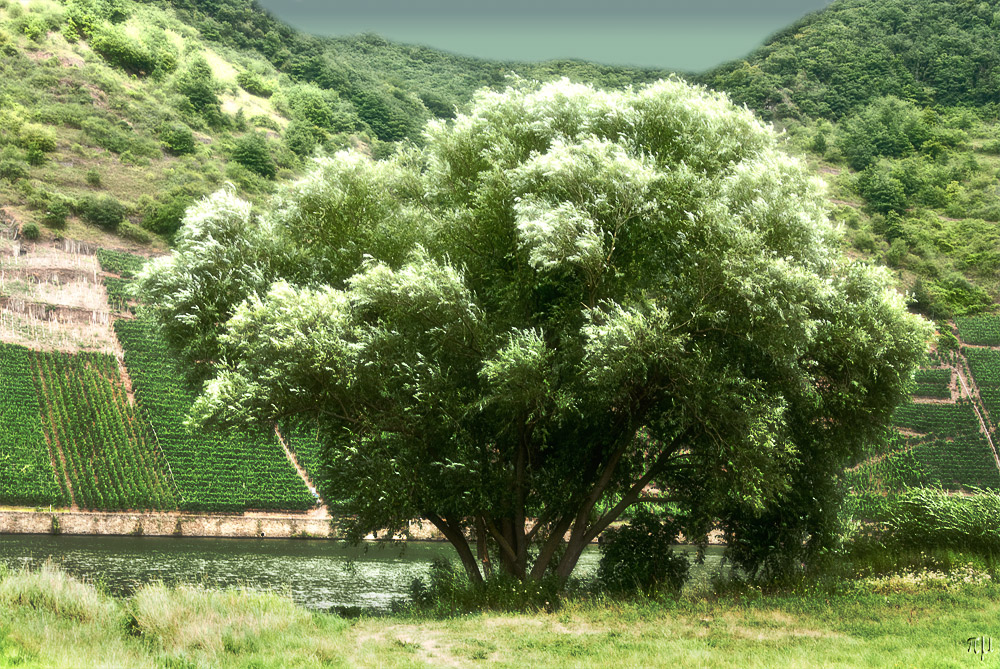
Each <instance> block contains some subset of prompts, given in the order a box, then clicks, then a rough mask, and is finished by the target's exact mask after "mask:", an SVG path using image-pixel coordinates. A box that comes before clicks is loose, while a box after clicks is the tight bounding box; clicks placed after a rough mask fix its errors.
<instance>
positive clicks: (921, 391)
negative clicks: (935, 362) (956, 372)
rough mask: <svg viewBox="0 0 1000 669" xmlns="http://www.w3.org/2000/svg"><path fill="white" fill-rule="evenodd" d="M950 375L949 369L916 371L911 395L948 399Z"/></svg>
mask: <svg viewBox="0 0 1000 669" xmlns="http://www.w3.org/2000/svg"><path fill="white" fill-rule="evenodd" d="M952 374H953V372H952V370H951V368H950V367H935V368H932V369H920V370H917V373H916V376H915V377H914V382H915V383H916V388H914V390H913V394H914V395H916V396H917V397H933V398H936V399H950V398H951V386H950V384H951V377H952Z"/></svg>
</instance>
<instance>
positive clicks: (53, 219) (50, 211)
mask: <svg viewBox="0 0 1000 669" xmlns="http://www.w3.org/2000/svg"><path fill="white" fill-rule="evenodd" d="M69 212H70V207H69V204H68V203H67V202H65V201H64V200H62V199H56V200H53V201H52V202H51V203H50V204H49V206H48V207H47V208H46V210H45V213H44V214H42V223H44V224H45V225H47V226H49V227H50V228H63V227H65V226H66V217H67V216H69Z"/></svg>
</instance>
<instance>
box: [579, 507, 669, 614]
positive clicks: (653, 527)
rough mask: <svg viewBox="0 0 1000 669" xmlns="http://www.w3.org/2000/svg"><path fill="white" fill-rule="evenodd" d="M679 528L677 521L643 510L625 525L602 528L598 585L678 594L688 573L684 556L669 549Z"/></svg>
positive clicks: (618, 590) (616, 589)
mask: <svg viewBox="0 0 1000 669" xmlns="http://www.w3.org/2000/svg"><path fill="white" fill-rule="evenodd" d="M679 531H680V527H679V525H678V523H677V522H675V521H673V520H671V519H661V518H659V517H658V516H656V515H654V514H653V513H651V512H650V511H648V510H646V509H639V510H638V511H637V513H636V514H635V516H634V517H633V518H632V520H631V521H630V522H629V524H628V525H623V526H622V527H619V528H616V529H615V528H613V529H608V530H605V532H604V536H603V541H602V543H601V563H600V566H599V567H598V569H597V579H598V581H599V582H600V583H601V586H602V587H603V588H604V589H605V590H607V591H609V592H613V593H629V592H642V593H644V594H647V595H648V594H652V593H653V592H655V591H658V590H666V591H668V592H670V593H673V594H676V593H679V592H680V590H681V587H683V585H684V581H685V580H686V579H687V573H688V560H687V558H686V557H683V556H681V555H676V554H675V553H673V552H672V550H671V546H672V545H673V543H674V541H675V540H676V538H677V534H678V533H679Z"/></svg>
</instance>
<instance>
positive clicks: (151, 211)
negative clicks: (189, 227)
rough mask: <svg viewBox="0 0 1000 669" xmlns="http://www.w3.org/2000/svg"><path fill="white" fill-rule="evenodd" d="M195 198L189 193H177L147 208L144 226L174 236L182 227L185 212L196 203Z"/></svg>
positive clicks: (165, 235)
mask: <svg viewBox="0 0 1000 669" xmlns="http://www.w3.org/2000/svg"><path fill="white" fill-rule="evenodd" d="M194 200H195V198H194V197H193V196H192V195H189V194H187V193H177V194H174V195H171V196H169V197H168V198H167V199H165V200H163V201H160V202H153V203H152V204H150V205H148V206H147V207H146V208H145V211H144V215H143V218H142V227H144V228H146V229H147V230H150V231H152V232H155V233H157V234H159V235H163V236H164V237H172V236H173V235H174V233H176V232H177V230H178V229H180V227H181V222H182V221H183V220H184V213H185V212H186V211H187V208H188V207H190V206H191V205H192V204H194Z"/></svg>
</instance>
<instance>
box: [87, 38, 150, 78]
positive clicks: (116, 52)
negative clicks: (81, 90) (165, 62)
mask: <svg viewBox="0 0 1000 669" xmlns="http://www.w3.org/2000/svg"><path fill="white" fill-rule="evenodd" d="M90 48H91V49H93V50H94V51H96V52H97V53H98V54H100V55H101V57H102V58H104V60H106V61H107V62H108V63H109V64H110V65H112V66H114V67H118V68H121V69H123V70H125V71H126V72H129V73H131V74H135V75H147V74H150V73H152V72H153V71H154V70H155V69H156V65H157V59H156V56H155V55H154V54H153V53H152V52H151V51H150V50H149V49H147V48H146V47H145V45H143V44H141V43H139V42H138V41H136V40H134V39H132V38H131V37H129V36H128V35H126V34H125V31H124V30H122V29H120V28H112V27H108V28H105V29H103V30H100V31H99V32H98V33H97V34H96V35H94V37H93V38H92V39H91V40H90Z"/></svg>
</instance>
